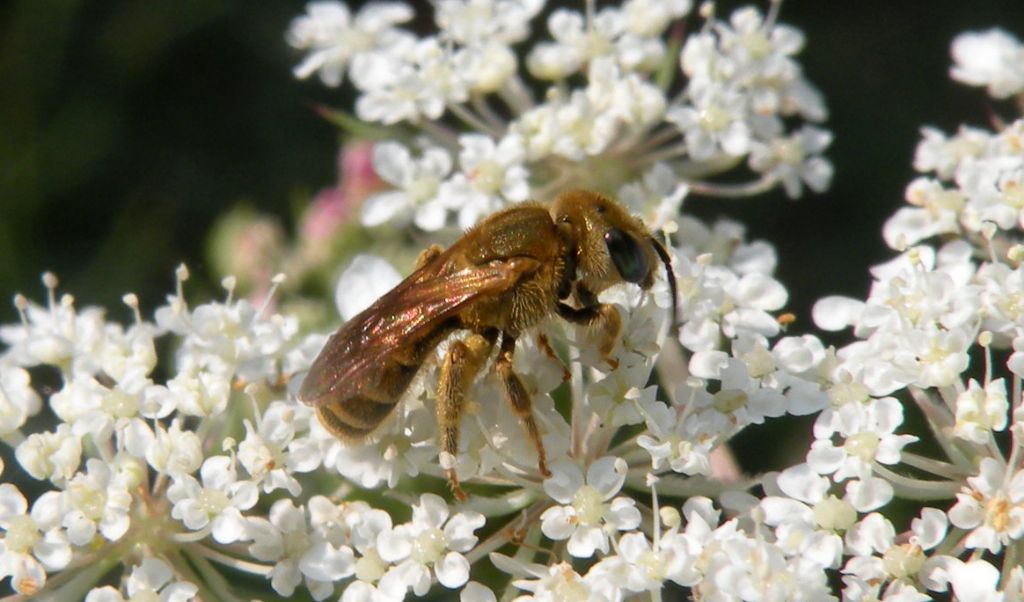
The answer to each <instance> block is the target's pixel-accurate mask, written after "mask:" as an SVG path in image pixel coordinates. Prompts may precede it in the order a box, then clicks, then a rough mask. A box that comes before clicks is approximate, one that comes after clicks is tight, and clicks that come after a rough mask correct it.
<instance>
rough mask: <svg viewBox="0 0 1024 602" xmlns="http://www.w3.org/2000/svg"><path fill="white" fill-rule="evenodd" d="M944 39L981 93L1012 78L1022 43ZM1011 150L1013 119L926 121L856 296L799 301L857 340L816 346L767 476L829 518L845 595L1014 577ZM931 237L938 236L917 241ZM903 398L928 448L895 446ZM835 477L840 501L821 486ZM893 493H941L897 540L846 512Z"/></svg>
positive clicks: (890, 594)
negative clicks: (901, 196)
mask: <svg viewBox="0 0 1024 602" xmlns="http://www.w3.org/2000/svg"><path fill="white" fill-rule="evenodd" d="M953 55H954V58H955V60H956V62H957V66H956V67H954V69H953V76H954V78H956V79H959V80H961V81H964V82H966V83H969V84H972V85H987V86H988V90H989V93H990V94H991V95H992V96H994V97H996V98H1002V97H1006V96H1009V95H1012V94H1017V95H1020V94H1021V93H1022V92H1024V86H1022V85H1021V82H1022V80H1021V73H1022V71H1021V69H1022V66H1024V63H1022V58H1024V53H1022V51H1021V45H1020V43H1019V42H1018V41H1017V40H1015V39H1014V38H1012V37H1011V36H1010V35H1009V34H1006V33H1005V32H1001V31H998V30H993V31H991V32H988V33H984V34H964V35H962V36H960V37H958V38H957V39H956V41H954V43H953ZM1022 149H1024V119H1017V120H1015V121H1010V122H1009V123H1005V124H1000V125H999V126H998V128H997V129H996V131H989V130H984V129H980V128H968V127H962V128H961V129H960V131H959V132H958V133H957V134H955V135H952V136H947V135H946V134H943V133H942V132H939V131H938V130H935V129H933V128H925V129H924V131H923V141H922V142H921V144H920V145H919V146H918V149H917V154H916V157H915V162H914V166H915V168H916V169H917V170H918V171H920V172H922V174H924V175H922V176H921V177H919V178H918V179H916V180H914V181H913V182H912V183H911V184H910V185H909V186H908V188H907V194H906V198H907V201H908V203H909V204H910V206H909V207H904V208H901V209H899V210H898V211H897V212H896V213H895V214H894V215H893V216H892V218H891V219H890V220H889V221H888V222H887V223H886V224H885V228H884V234H885V239H886V241H887V242H888V243H889V245H890V246H892V247H893V248H894V249H896V250H898V251H901V252H902V253H901V254H900V255H899V256H898V257H896V258H895V259H893V260H891V261H889V262H887V263H885V264H882V265H879V266H876V267H874V268H873V269H872V270H871V273H872V276H873V277H874V284H873V285H872V288H871V292H870V294H869V295H868V298H867V299H866V300H865V301H860V300H854V299H847V298H841V297H831V298H826V299H823V300H821V301H820V302H819V303H818V304H817V305H816V307H815V310H814V313H815V320H816V322H817V323H818V325H819V326H821V327H822V328H825V329H827V330H840V329H844V328H847V327H852V328H853V333H854V334H855V335H856V337H857V338H858V340H857V341H856V342H854V343H851V344H849V345H847V346H845V347H843V348H841V349H839V350H837V351H836V353H835V356H834V357H833V358H832V359H830V361H829V362H828V366H829V367H828V372H829V375H830V380H831V381H832V385H831V387H830V388H829V397H830V399H831V407H829V408H828V409H826V410H825V411H824V412H823V413H822V414H821V415H820V416H819V417H818V420H817V422H816V424H815V429H814V437H815V441H814V443H813V444H812V446H811V451H810V452H809V453H808V455H807V461H806V463H805V464H802V465H799V466H797V467H794V468H791V469H789V470H787V471H784V472H783V473H782V474H781V475H780V476H779V479H778V485H779V487H780V489H781V490H782V491H783V492H784V493H786V494H787V495H788V496H789V497H791V498H795V499H799V500H801V501H804V502H806V503H808V504H809V505H811V506H810V509H811V510H812V511H813V519H814V521H816V522H817V524H818V525H819V527H818V528H819V529H820V528H821V526H822V525H823V523H822V518H823V517H825V516H826V515H827V519H826V523H825V524H827V525H829V527H828V528H829V529H831V530H833V531H839V532H843V531H845V534H846V535H845V553H846V554H847V555H848V556H849V557H850V558H849V559H848V560H846V562H845V564H844V565H843V566H842V569H841V570H842V573H843V581H844V583H845V584H846V589H845V590H844V593H845V595H846V596H847V597H848V598H850V599H865V598H871V599H879V598H880V599H894V600H895V599H898V600H926V599H930V594H928V593H927V592H929V591H930V592H945V591H947V590H948V589H949V588H950V587H952V590H953V593H954V594H955V595H956V596H957V598H958V599H963V600H1001V599H1004V598H1003V596H1004V595H1005V596H1006V598H1005V599H1017V598H1015V597H1013V596H1019V595H1020V592H1021V591H1022V590H1021V584H1022V582H1024V570H1022V569H1021V567H1020V565H1019V556H1017V555H1016V554H1017V553H1016V550H1017V549H1019V548H1020V546H1021V545H1024V544H1022V540H1024V467H1022V466H1021V462H1020V450H1021V447H1022V446H1024V411H1022V409H1021V404H1022V398H1021V378H1022V377H1024V361H1022V358H1024V353H1022V352H1024V311H1021V300H1022V299H1024V271H1022V270H1024V267H1022V259H1024V246H1022V242H1024V237H1022V232H1021V231H1022V228H1024V219H1022V217H1024V213H1021V210H1022V207H1024V203H1022V202H1021V201H1022V199H1024V196H1022V194H1021V193H1022V191H1024V151H1022ZM935 237H943V238H944V239H945V241H944V242H940V243H935V244H934V245H932V244H928V241H929V240H931V239H933V238H935ZM978 362H980V363H981V364H982V365H980V366H977V365H972V364H977V363H978ZM901 399H902V400H905V401H912V402H913V403H914V404H916V406H917V407H918V409H919V410H920V412H921V414H922V415H923V417H924V419H925V420H926V421H927V423H928V425H929V426H930V430H931V432H932V434H933V435H934V436H935V438H936V439H937V441H938V444H939V448H940V449H941V450H942V452H943V454H944V456H945V457H944V458H942V459H938V458H934V457H929V456H924V455H919V454H917V453H913V452H910V451H907V450H906V449H905V447H906V446H907V445H909V444H911V443H913V442H915V441H917V440H918V437H917V436H915V435H911V434H905V433H901V431H902V430H905V429H906V428H907V427H906V425H905V424H904V413H903V407H902V405H901V403H900V400H901ZM896 464H902V465H904V466H906V467H912V468H913V469H914V470H916V471H918V473H919V474H925V475H927V477H912V476H908V475H907V474H906V471H905V470H903V469H898V468H896V467H895V465H896ZM840 484H845V486H844V491H845V495H844V496H843V497H842V499H839V498H836V497H834V496H833V497H829V498H825V497H824V496H825V494H826V493H827V492H828V491H829V490H830V489H831V488H833V486H838V485H840ZM894 495H899V496H901V497H908V498H912V499H917V500H925V501H932V502H935V503H941V502H943V501H945V502H947V503H948V504H950V505H945V506H943V505H940V506H938V507H924V508H922V510H921V512H920V516H919V518H917V519H915V520H914V521H913V523H912V524H911V530H910V532H909V533H908V534H906V535H904V536H902V539H903V541H902V542H901V537H897V536H896V530H895V528H894V526H893V524H892V523H891V522H890V521H889V520H888V519H887V518H885V517H883V516H882V515H881V514H878V513H871V514H868V515H867V516H865V517H863V518H861V519H860V520H857V521H856V522H855V520H856V519H857V515H856V513H855V512H854V510H855V511H856V512H869V511H872V510H875V509H878V508H880V507H881V506H882V505H884V504H885V503H887V502H888V501H889V500H890V499H891V498H892V497H893V496H894ZM789 503H791V502H789ZM826 508H827V510H826ZM808 516H811V515H808ZM950 526H952V527H955V528H956V530H955V531H954V530H950ZM831 545H832V547H833V548H834V547H836V546H839V545H840V543H839V542H838V541H836V542H834V543H833V544H831ZM982 552H990V553H992V554H1000V553H1003V552H1005V555H1004V556H985V557H984V558H983V557H982V556H981V553H982ZM1000 565H1001V566H1000ZM834 566H839V565H838V564H835V565H834Z"/></svg>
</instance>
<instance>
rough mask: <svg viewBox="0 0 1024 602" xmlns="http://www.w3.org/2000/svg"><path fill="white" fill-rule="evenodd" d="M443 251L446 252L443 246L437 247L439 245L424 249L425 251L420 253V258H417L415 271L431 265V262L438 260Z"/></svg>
mask: <svg viewBox="0 0 1024 602" xmlns="http://www.w3.org/2000/svg"><path fill="white" fill-rule="evenodd" d="M443 251H444V247H442V246H441V245H437V244H434V245H430V246H429V247H427V248H426V249H423V251H421V252H420V254H419V257H417V258H416V268H415V269H417V270H418V269H420V268H422V267H423V266H425V265H427V264H428V263H430V261H431V260H432V259H434V258H436V257H437V256H438V255H440V254H441V253H442V252H443Z"/></svg>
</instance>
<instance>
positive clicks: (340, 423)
mask: <svg viewBox="0 0 1024 602" xmlns="http://www.w3.org/2000/svg"><path fill="white" fill-rule="evenodd" d="M659 260H660V262H661V263H662V264H664V266H665V270H666V272H667V275H668V283H669V285H670V289H671V292H672V300H673V307H672V312H673V323H675V315H676V307H675V299H676V288H675V275H674V274H673V272H672V265H671V262H670V258H669V255H668V253H667V252H666V250H665V248H664V247H663V246H662V245H661V243H660V242H658V241H657V240H656V239H655V238H654V236H652V234H651V233H650V231H649V230H648V229H647V228H646V227H645V226H644V224H643V222H641V221H640V220H639V219H637V218H635V217H633V216H632V215H630V214H629V212H628V211H626V210H625V209H624V208H623V207H622V206H621V205H619V204H618V203H616V202H615V201H613V200H611V199H609V198H607V197H605V196H602V195H599V194H596V193H592V192H586V191H570V192H566V193H563V194H561V195H560V196H559V197H557V198H556V199H555V201H554V202H553V203H551V204H550V206H548V205H544V204H541V203H533V202H529V203H522V204H519V205H516V206H514V207H512V208H509V209H506V210H504V211H500V212H498V213H496V214H494V215H492V216H490V217H488V218H487V219H485V220H483V221H482V222H480V223H479V224H478V225H476V226H475V227H473V228H471V229H470V230H468V231H467V232H466V233H465V234H464V235H463V236H462V238H460V239H459V240H457V241H456V242H455V243H454V244H453V245H452V246H451V247H449V248H448V249H447V250H442V249H441V248H440V247H438V246H434V247H431V248H429V249H427V250H426V251H424V252H423V253H422V254H421V255H420V257H419V259H418V260H417V267H416V269H415V271H414V272H413V273H412V274H411V275H410V276H409V277H407V278H406V279H405V280H403V281H402V282H401V283H399V284H398V285H397V286H395V288H393V289H392V290H391V291H389V292H387V293H385V294H384V296H382V297H381V298H380V299H378V300H377V301H376V302H374V303H373V304H372V305H371V306H370V307H368V308H367V309H366V310H364V311H363V312H362V313H360V314H358V315H356V316H355V317H353V318H352V319H351V320H349V321H348V322H346V323H345V324H343V325H342V326H341V327H340V328H339V329H338V331H337V332H335V333H334V334H333V335H332V336H331V337H330V339H328V341H327V343H326V345H324V348H323V349H322V350H321V351H320V354H319V355H318V356H317V358H316V360H314V362H313V365H312V367H311V368H310V370H309V373H308V374H307V375H306V377H305V379H304V380H303V382H302V385H301V387H300V390H299V394H298V397H299V399H300V400H302V401H303V402H305V403H307V404H310V405H312V406H315V408H316V414H317V416H318V418H319V420H320V422H321V424H323V425H324V427H325V428H326V429H327V430H328V431H330V432H331V433H332V434H333V435H334V436H336V437H338V438H340V439H342V440H344V441H348V442H356V441H359V440H361V439H363V438H365V437H366V436H367V435H369V434H370V433H371V432H373V430H374V429H375V428H376V427H377V426H378V425H380V424H381V423H382V422H383V421H384V419H385V418H387V417H388V415H389V414H390V413H391V411H392V410H393V409H394V407H395V405H396V404H397V403H398V402H399V400H400V399H401V398H402V395H403V393H404V392H405V390H406V389H407V388H408V387H409V384H410V383H411V382H412V380H413V378H414V377H415V376H416V373H417V372H418V371H419V369H420V367H421V366H422V364H423V363H424V361H425V360H426V359H427V358H428V356H430V355H431V354H432V353H433V351H434V349H435V348H436V347H437V345H438V344H439V343H441V342H442V341H443V340H445V339H447V338H448V337H449V336H450V335H451V334H452V333H454V332H456V331H460V330H462V331H468V335H467V336H466V337H465V338H464V339H462V340H456V341H453V342H452V343H451V344H450V345H449V347H448V352H447V355H446V356H445V358H444V360H443V362H442V363H441V367H440V375H439V379H438V380H439V382H438V391H437V424H438V430H439V447H440V450H441V451H442V452H447V453H448V454H451V456H452V457H454V456H455V455H456V454H457V453H458V448H459V423H460V419H461V417H462V411H463V407H464V405H465V400H466V392H467V391H468V389H469V387H470V385H471V384H472V383H473V380H474V379H475V377H476V376H477V374H478V373H479V372H480V371H481V369H482V368H483V367H484V365H485V364H486V363H487V361H488V359H489V358H490V356H491V354H492V350H493V349H494V347H495V345H497V346H498V353H497V357H496V358H495V359H494V362H493V367H494V370H495V371H496V373H497V375H498V377H499V380H500V381H501V383H502V386H503V388H504V391H505V397H506V398H507V400H508V403H509V405H510V406H511V408H512V411H513V412H514V413H515V415H516V416H517V417H518V418H519V420H520V421H521V422H522V425H523V427H524V429H525V431H526V435H527V436H528V437H529V440H530V442H531V443H532V445H533V447H534V449H535V450H536V451H537V463H538V469H539V471H540V473H541V474H542V475H544V476H549V475H550V472H549V471H548V468H547V463H546V457H545V453H544V444H543V442H542V441H541V435H540V431H539V430H538V428H537V422H536V420H535V419H534V416H533V412H532V401H531V399H530V395H529V393H528V392H527V390H526V387H524V386H523V383H522V381H521V380H520V378H519V376H517V375H516V373H515V372H513V370H512V356H513V353H514V352H515V348H516V339H517V338H518V337H519V336H521V335H522V334H523V333H524V332H525V331H527V330H528V329H529V328H530V327H532V326H534V325H536V324H537V323H538V322H540V321H541V320H543V319H544V318H546V317H548V316H549V315H551V314H552V313H555V314H557V315H558V316H560V317H562V318H563V319H565V320H568V321H569V322H573V323H576V324H584V325H588V326H590V327H593V328H595V329H597V333H598V340H599V351H600V353H601V355H602V356H603V357H605V358H606V359H608V360H609V362H610V361H611V360H610V357H609V356H610V354H611V352H612V350H613V348H614V346H615V343H616V341H617V340H618V338H619V335H620V333H621V330H622V322H621V318H620V317H619V313H618V311H617V310H616V309H615V308H614V307H612V306H611V305H607V304H603V303H600V302H598V300H597V295H598V294H599V293H600V292H601V291H603V290H605V289H607V288H608V287H610V286H612V285H614V284H618V283H620V282H630V283H633V284H637V285H639V286H640V287H641V288H643V289H645V290H646V289H649V288H650V287H651V285H652V284H653V283H654V271H655V269H656V268H657V264H658V261H659ZM499 341H500V342H499ZM447 476H448V480H449V483H450V485H451V488H452V492H453V493H454V495H455V496H456V497H457V498H459V499H464V498H465V494H464V493H463V491H462V489H461V488H460V487H459V483H458V479H457V478H456V476H455V469H454V468H448V469H447Z"/></svg>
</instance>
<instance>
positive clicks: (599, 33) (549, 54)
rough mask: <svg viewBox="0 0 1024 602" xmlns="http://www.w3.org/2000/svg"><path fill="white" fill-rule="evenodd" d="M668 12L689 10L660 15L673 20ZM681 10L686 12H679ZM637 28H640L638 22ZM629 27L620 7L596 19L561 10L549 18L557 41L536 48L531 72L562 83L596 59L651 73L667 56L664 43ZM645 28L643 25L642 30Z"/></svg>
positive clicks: (604, 11) (530, 58)
mask: <svg viewBox="0 0 1024 602" xmlns="http://www.w3.org/2000/svg"><path fill="white" fill-rule="evenodd" d="M664 8H670V9H674V10H675V11H678V12H677V14H678V15H680V16H681V15H682V13H684V12H685V8H687V7H680V6H679V4H678V3H675V4H674V5H672V6H666V7H660V8H659V10H658V11H657V12H658V14H659V15H664V16H665V17H668V18H669V19H671V17H672V16H673V15H672V13H671V12H669V11H666V10H664ZM680 8H683V9H684V10H682V11H679V9H680ZM634 14H635V12H634ZM633 24H634V25H636V21H635V20H634V21H633ZM665 24H667V19H666V21H665ZM626 25H627V21H626V18H625V17H624V15H623V14H622V10H621V9H619V8H617V7H606V8H603V9H601V11H600V12H598V13H597V14H596V15H594V17H593V19H585V18H584V16H583V15H581V14H580V13H578V12H575V11H570V10H567V9H558V10H556V11H555V12H553V13H551V16H550V17H548V31H550V33H551V36H552V37H553V38H554V39H555V41H554V42H542V43H540V44H537V45H535V46H534V47H533V48H532V49H531V51H530V54H529V56H528V57H527V63H526V64H527V68H528V69H529V70H530V73H531V74H533V76H534V77H537V78H539V79H546V80H558V79H563V78H565V77H567V76H569V75H572V74H573V73H575V72H577V71H579V70H580V69H582V68H583V67H584V66H586V65H587V64H588V63H590V62H591V61H594V60H595V59H598V58H601V57H610V58H613V59H614V60H615V62H617V63H618V64H619V65H620V66H622V67H623V68H624V69H627V70H630V71H632V70H644V71H645V70H650V69H651V68H653V67H654V66H655V65H657V63H658V61H659V60H660V59H661V57H662V56H663V55H664V53H665V47H664V43H663V42H662V41H661V39H659V38H656V37H647V36H646V35H638V34H637V33H634V32H632V31H628V30H627V29H626ZM663 26H664V25H663ZM643 28H644V27H643V25H640V27H639V29H643ZM644 33H646V32H644ZM659 33H660V32H659Z"/></svg>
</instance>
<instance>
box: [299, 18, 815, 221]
mask: <svg viewBox="0 0 1024 602" xmlns="http://www.w3.org/2000/svg"><path fill="white" fill-rule="evenodd" d="M773 6H774V9H777V5H773ZM542 8H543V2H542V1H541V0H444V1H442V2H437V3H435V10H434V20H435V22H436V24H437V27H438V31H437V33H436V34H433V35H427V36H422V37H419V36H416V35H414V34H412V33H411V32H409V31H407V30H404V29H401V28H400V27H399V26H400V25H401V24H403V23H406V22H408V21H410V20H411V19H412V18H413V11H412V9H411V8H410V7H409V6H407V5H405V4H401V3H371V4H368V5H366V6H365V7H364V8H362V9H360V10H359V11H358V12H357V13H356V14H354V15H353V13H352V12H351V10H350V9H349V8H348V7H347V6H346V5H345V4H342V3H340V2H338V1H336V0H327V1H317V2H312V3H310V4H309V5H308V7H307V13H306V14H305V15H303V16H301V17H299V18H297V19H295V21H294V22H293V23H292V26H291V29H290V31H289V34H288V40H289V42H290V43H291V44H292V46H294V47H295V48H298V49H301V50H305V51H306V52H307V55H306V58H305V59H304V60H303V61H302V62H301V64H300V65H299V66H298V67H296V69H295V74H296V76H297V77H300V78H305V77H309V76H311V75H313V74H314V73H318V74H319V76H320V79H321V80H322V81H323V82H324V83H326V84H328V85H331V86H336V85H338V84H340V83H341V81H342V79H343V77H344V76H345V75H347V76H348V78H349V80H350V81H351V83H352V84H353V85H354V86H355V88H356V90H357V91H358V94H359V96H358V99H357V100H356V103H355V110H356V115H357V116H358V117H359V118H360V119H362V120H365V121H369V122H378V123H382V124H385V125H391V124H398V123H405V124H408V125H410V126H411V127H412V129H413V131H415V132H416V134H417V136H416V137H415V138H412V139H410V137H408V136H406V137H405V138H396V139H395V140H384V141H381V142H379V143H378V144H377V147H376V149H375V151H374V166H375V168H376V170H377V172H378V173H379V174H380V176H381V178H382V179H383V180H384V181H386V182H387V183H389V184H391V185H392V186H394V189H393V190H391V191H387V192H382V193H379V194H377V195H375V196H373V197H371V198H370V199H368V201H367V202H366V203H365V205H364V206H363V209H362V221H363V223H364V224H365V225H368V226H375V225H379V224H383V223H385V222H392V223H396V224H404V223H413V224H415V225H416V226H417V227H418V228H420V229H422V230H426V231H435V230H439V229H441V228H443V227H445V226H446V225H448V224H449V223H450V222H451V220H450V218H451V217H453V216H454V218H455V220H454V221H455V222H456V223H457V224H458V226H459V227H461V228H467V227H469V226H471V225H472V224H474V223H476V221H478V220H479V219H480V218H481V217H482V216H485V215H487V214H489V213H491V212H493V211H494V210H496V209H499V208H501V207H503V206H505V205H507V204H509V203H516V202H520V201H523V200H526V199H527V198H545V197H546V196H547V195H549V194H551V193H552V191H556V190H559V189H562V188H565V187H567V186H571V185H581V184H585V185H587V186H588V187H590V188H594V187H595V182H596V185H597V186H598V187H605V188H607V192H613V193H614V192H619V193H621V194H620V196H621V197H622V198H623V199H624V200H626V201H632V202H635V203H636V204H635V205H634V207H633V208H634V209H635V210H637V211H641V212H643V213H645V215H646V216H647V217H648V218H651V220H652V222H653V223H654V226H655V227H658V226H660V225H661V224H662V223H663V222H664V221H667V220H669V219H670V218H671V217H672V215H674V214H677V213H678V209H679V206H680V203H681V201H682V199H683V197H684V196H685V194H686V192H687V190H688V186H687V184H688V183H689V184H693V185H694V186H697V187H699V189H700V191H701V192H702V193H704V194H710V195H736V194H751V193H753V192H756V191H759V190H766V189H768V188H771V187H773V186H776V185H782V186H784V188H785V190H786V192H787V193H788V194H789V195H790V196H793V197H797V196H800V195H801V193H802V190H803V187H804V186H805V185H806V186H808V187H809V188H811V189H812V190H815V191H821V190H823V189H825V188H826V187H827V186H828V183H829V181H830V179H831V175H832V167H831V164H830V163H829V162H828V161H827V160H825V159H824V158H822V156H821V153H822V152H823V151H824V150H825V148H826V147H827V146H828V145H829V142H830V140H831V135H830V134H829V133H828V132H827V131H825V130H822V129H820V128H817V127H813V126H810V125H804V126H801V127H799V128H796V129H793V126H792V124H793V123H799V122H800V121H803V122H819V121H822V120H823V119H824V118H825V116H826V111H825V107H824V104H823V102H822V100H821V97H820V95H819V94H818V92H817V91H816V90H815V89H814V88H813V86H811V84H809V83H808V82H807V81H806V79H805V78H804V77H803V73H802V70H801V68H800V65H799V64H798V63H797V62H796V60H795V58H794V57H795V55H796V54H797V53H798V52H799V51H800V50H801V48H802V47H803V36H802V34H801V33H800V32H799V31H798V30H796V29H794V28H792V27H789V26H786V25H782V24H779V23H776V19H775V14H774V12H773V13H771V14H770V15H769V16H768V17H764V16H762V15H761V13H760V12H758V11H757V10H756V9H754V8H743V9H740V10H738V11H736V12H735V13H734V14H733V15H732V17H731V18H730V20H729V21H728V22H725V21H720V20H718V19H716V18H714V16H713V10H710V5H709V6H708V7H707V8H708V10H707V11H706V14H705V16H706V17H707V20H706V22H705V23H704V26H703V27H701V28H699V29H697V30H696V31H695V32H694V33H692V34H691V35H689V36H687V37H686V38H685V39H683V35H682V31H683V30H682V28H681V27H680V25H681V23H682V21H681V19H682V18H683V17H685V16H686V15H687V14H688V13H689V12H690V9H691V2H690V0H668V1H666V0H663V1H660V2H654V1H652V0H626V1H625V2H623V3H622V5H621V6H607V7H603V8H601V9H600V10H599V11H597V10H596V9H595V8H594V7H593V5H592V3H588V4H587V9H586V11H585V13H581V12H579V11H576V10H570V9H566V8H557V9H555V10H554V11H552V12H551V14H550V15H549V16H548V20H547V29H548V33H549V34H550V36H551V40H550V41H546V42H540V43H537V44H536V45H534V46H533V47H532V48H530V49H529V50H528V52H526V58H525V72H523V71H524V70H523V69H521V66H520V65H519V58H518V56H517V53H516V51H515V49H514V47H515V45H517V44H520V43H522V42H523V41H524V40H526V39H527V38H528V37H529V36H530V35H531V33H532V27H533V26H532V23H531V22H532V20H533V18H534V17H535V16H536V15H537V14H538V13H539V12H540V11H541V9H542ZM527 73H528V75H529V77H527ZM680 79H685V83H679V80H680ZM531 80H532V81H531ZM538 87H539V88H542V89H544V91H543V94H542V95H541V97H540V98H541V99H540V100H538V99H537V98H536V97H535V96H534V94H532V93H531V90H532V89H533V88H538ZM467 126H468V128H469V129H470V130H472V131H471V132H470V133H460V131H459V128H463V127H467ZM744 160H746V161H747V164H748V166H749V167H750V169H751V170H752V171H753V172H755V173H757V174H759V175H760V177H759V178H758V179H756V180H754V181H752V182H748V183H745V184H740V185H737V184H732V185H729V186H722V185H720V184H712V183H710V182H702V181H700V180H698V179H697V178H706V177H709V176H712V175H715V174H717V173H720V172H722V171H725V170H727V169H729V168H731V167H733V166H735V165H736V164H738V163H741V162H742V161H744ZM605 170H612V173H614V177H611V178H609V177H606V176H605V175H603V174H602V172H603V171H605ZM684 174H686V175H684ZM666 186H668V187H669V189H668V190H665V189H664V188H665V187H666Z"/></svg>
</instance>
